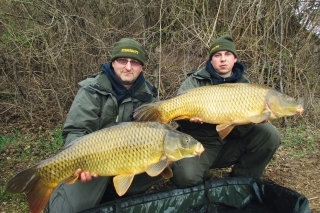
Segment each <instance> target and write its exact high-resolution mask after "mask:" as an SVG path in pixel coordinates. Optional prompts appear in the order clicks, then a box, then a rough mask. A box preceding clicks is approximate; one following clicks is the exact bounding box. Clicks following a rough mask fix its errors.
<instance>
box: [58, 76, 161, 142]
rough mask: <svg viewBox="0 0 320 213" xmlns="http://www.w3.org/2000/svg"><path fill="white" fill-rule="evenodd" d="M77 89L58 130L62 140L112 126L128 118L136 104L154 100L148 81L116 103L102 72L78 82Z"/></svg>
mask: <svg viewBox="0 0 320 213" xmlns="http://www.w3.org/2000/svg"><path fill="white" fill-rule="evenodd" d="M79 85H80V86H81V88H80V89H79V91H78V93H77V95H76V97H75V99H74V101H73V103H72V105H71V108H70V110H69V114H68V116H67V119H66V122H65V124H64V126H63V130H62V138H63V141H64V143H65V145H66V144H68V143H70V142H71V141H73V140H75V139H76V138H79V137H81V136H83V135H86V134H89V133H92V132H94V131H97V130H99V129H103V128H106V127H110V126H113V125H115V124H117V123H119V122H125V121H132V120H133V117H132V114H133V111H134V109H136V108H137V107H139V106H141V105H143V104H145V103H151V102H154V101H155V100H156V97H157V89H156V88H155V87H154V86H153V85H152V84H151V83H149V82H148V81H145V83H144V84H143V85H142V86H141V87H140V88H139V89H138V90H137V91H135V93H134V98H131V97H128V98H126V99H124V100H123V101H122V103H121V104H120V105H119V106H118V102H117V99H116V96H115V93H114V91H113V90H112V85H111V83H110V81H109V79H108V77H107V76H106V74H104V73H103V72H101V73H99V74H98V75H96V76H92V77H89V78H87V79H86V80H83V81H81V82H80V83H79Z"/></svg>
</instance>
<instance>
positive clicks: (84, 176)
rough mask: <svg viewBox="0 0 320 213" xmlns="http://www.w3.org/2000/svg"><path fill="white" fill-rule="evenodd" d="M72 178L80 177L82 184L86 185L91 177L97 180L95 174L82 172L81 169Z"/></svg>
mask: <svg viewBox="0 0 320 213" xmlns="http://www.w3.org/2000/svg"><path fill="white" fill-rule="evenodd" d="M73 177H80V179H81V182H82V183H86V182H87V181H90V180H92V177H94V178H97V177H98V175H97V174H92V175H91V174H90V172H82V170H81V169H77V171H76V172H75V173H74V174H73Z"/></svg>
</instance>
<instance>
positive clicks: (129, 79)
mask: <svg viewBox="0 0 320 213" xmlns="http://www.w3.org/2000/svg"><path fill="white" fill-rule="evenodd" d="M112 67H113V69H114V73H115V75H116V76H117V77H118V79H119V80H120V82H121V83H122V84H123V85H125V86H126V85H127V86H130V85H132V84H133V83H134V82H135V80H136V79H137V78H138V76H139V75H140V73H141V72H142V65H141V63H140V62H139V61H137V60H135V59H131V58H117V59H115V60H114V61H113V62H112Z"/></svg>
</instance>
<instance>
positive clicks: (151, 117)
mask: <svg viewBox="0 0 320 213" xmlns="http://www.w3.org/2000/svg"><path fill="white" fill-rule="evenodd" d="M159 105H160V104H159V102H155V103H150V104H145V105H142V106H140V107H138V108H137V109H135V110H134V113H133V118H134V119H135V120H136V121H158V122H161V123H169V121H165V120H163V119H162V115H161V112H160V111H159V110H158V107H159Z"/></svg>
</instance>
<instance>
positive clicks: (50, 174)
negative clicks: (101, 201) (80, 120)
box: [7, 122, 204, 213]
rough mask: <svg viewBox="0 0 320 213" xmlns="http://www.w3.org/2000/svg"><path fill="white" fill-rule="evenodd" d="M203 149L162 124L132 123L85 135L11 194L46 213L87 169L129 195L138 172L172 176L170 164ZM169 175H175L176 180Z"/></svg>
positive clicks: (11, 187) (21, 177)
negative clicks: (61, 188) (56, 195)
mask: <svg viewBox="0 0 320 213" xmlns="http://www.w3.org/2000/svg"><path fill="white" fill-rule="evenodd" d="M203 151H204V148H203V146H202V145H201V143H199V142H198V141H197V140H195V139H194V138H192V137H191V136H189V135H187V134H184V133H181V132H178V131H176V130H173V129H171V128H170V127H169V126H167V125H165V124H161V123H157V122H126V123H120V124H118V125H116V126H113V127H110V128H106V129H102V130H99V131H96V132H93V133H91V134H88V135H86V136H83V137H81V138H79V139H77V140H75V141H74V142H72V143H71V144H69V145H67V146H66V147H65V148H64V149H63V150H62V151H61V152H59V153H58V154H57V155H55V156H53V157H52V158H49V159H46V160H44V161H41V162H40V163H38V164H36V165H35V166H33V167H31V168H29V169H26V170H24V171H21V172H20V173H18V174H16V175H15V176H14V177H13V178H11V179H10V180H9V182H8V184H7V190H8V191H9V192H12V193H19V192H27V193H28V195H27V196H28V203H29V208H30V211H31V212H32V213H40V212H41V211H42V209H43V208H44V206H45V205H46V203H47V202H48V199H49V198H50V195H51V194H52V192H53V190H54V188H55V187H56V186H57V185H58V184H59V183H60V182H61V181H66V182H67V183H74V182H75V181H76V180H77V179H78V177H73V174H74V172H75V171H76V170H77V169H78V168H81V169H82V171H88V172H90V173H91V174H94V173H95V174H98V175H99V176H114V178H113V183H114V186H115V188H116V191H117V193H118V194H119V195H120V196H121V195H123V194H125V192H126V191H127V190H128V188H129V186H130V185H131V183H132V180H133V178H134V176H135V175H136V174H140V173H143V172H146V173H147V174H148V175H150V176H157V175H159V174H160V173H161V172H163V173H166V176H167V177H168V173H170V172H171V174H170V175H172V171H171V169H169V167H167V166H168V164H169V163H170V162H173V161H177V160H180V159H182V158H187V157H193V156H196V155H200V154H201V153H202V152H203ZM170 175H169V177H170Z"/></svg>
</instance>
